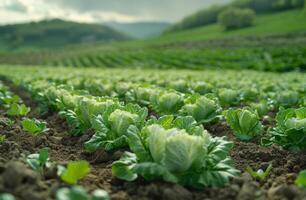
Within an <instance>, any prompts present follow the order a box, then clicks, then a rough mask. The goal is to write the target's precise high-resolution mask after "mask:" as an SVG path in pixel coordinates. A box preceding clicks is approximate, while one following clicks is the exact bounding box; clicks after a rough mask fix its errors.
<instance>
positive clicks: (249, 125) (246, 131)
mask: <svg viewBox="0 0 306 200" xmlns="http://www.w3.org/2000/svg"><path fill="white" fill-rule="evenodd" d="M224 115H225V118H226V122H227V123H228V125H229V126H230V127H231V129H233V130H234V134H235V136H237V137H238V138H239V139H240V140H251V139H253V138H254V137H256V136H258V135H259V134H260V133H261V132H262V124H261V123H260V121H259V117H258V115H257V114H256V113H254V112H252V111H250V110H247V109H236V110H234V109H230V110H227V111H225V112H224Z"/></svg>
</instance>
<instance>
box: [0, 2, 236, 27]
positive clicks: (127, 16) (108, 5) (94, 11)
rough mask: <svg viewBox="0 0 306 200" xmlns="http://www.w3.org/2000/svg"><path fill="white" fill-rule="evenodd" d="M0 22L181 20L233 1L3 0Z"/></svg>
mask: <svg viewBox="0 0 306 200" xmlns="http://www.w3.org/2000/svg"><path fill="white" fill-rule="evenodd" d="M0 1H1V4H0V23H2V24H3V23H14V22H25V21H32V20H41V19H46V18H48V19H50V18H61V19H65V20H72V21H79V22H90V23H102V22H107V21H118V22H133V21H169V22H174V21H178V20H180V19H181V18H183V17H184V16H186V15H189V14H191V13H193V12H195V11H197V10H199V9H202V8H205V7H208V6H210V5H212V4H216V3H226V2H229V1H231V0H0Z"/></svg>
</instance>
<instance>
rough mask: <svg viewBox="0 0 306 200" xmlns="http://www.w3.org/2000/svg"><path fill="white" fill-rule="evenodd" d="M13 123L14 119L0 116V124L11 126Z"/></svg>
mask: <svg viewBox="0 0 306 200" xmlns="http://www.w3.org/2000/svg"><path fill="white" fill-rule="evenodd" d="M14 124H15V121H14V120H12V119H10V118H6V117H3V118H0V125H2V126H6V127H8V128H12V127H13V125H14Z"/></svg>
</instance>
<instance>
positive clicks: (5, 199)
mask: <svg viewBox="0 0 306 200" xmlns="http://www.w3.org/2000/svg"><path fill="white" fill-rule="evenodd" d="M0 200H15V197H14V196H13V195H11V194H8V193H4V194H0Z"/></svg>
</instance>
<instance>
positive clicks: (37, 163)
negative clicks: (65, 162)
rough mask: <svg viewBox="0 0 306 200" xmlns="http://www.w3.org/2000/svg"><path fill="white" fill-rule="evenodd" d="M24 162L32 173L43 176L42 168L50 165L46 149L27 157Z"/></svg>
mask: <svg viewBox="0 0 306 200" xmlns="http://www.w3.org/2000/svg"><path fill="white" fill-rule="evenodd" d="M26 161H27V163H28V164H29V165H30V166H31V168H32V169H33V170H34V171H37V172H39V173H41V174H43V171H44V168H45V167H49V165H50V163H49V150H48V148H43V149H41V150H40V151H39V153H35V154H30V155H28V157H27V160H26Z"/></svg>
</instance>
